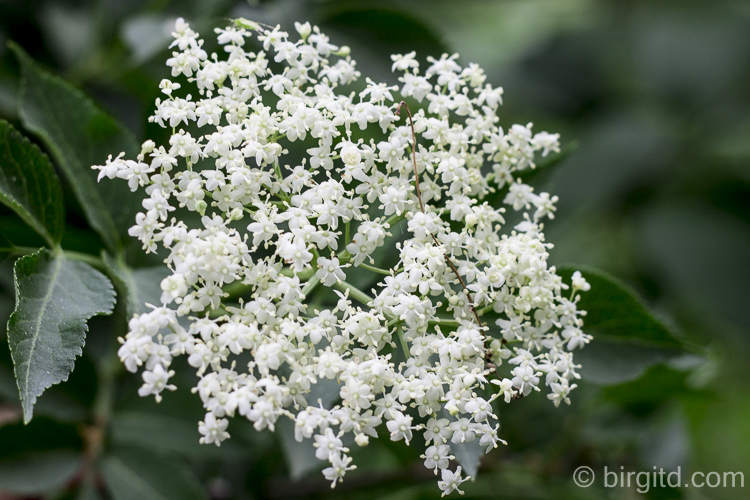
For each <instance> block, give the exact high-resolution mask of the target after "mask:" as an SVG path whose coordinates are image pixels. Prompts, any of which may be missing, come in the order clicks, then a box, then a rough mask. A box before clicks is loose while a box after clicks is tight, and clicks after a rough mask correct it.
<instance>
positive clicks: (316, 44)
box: [93, 19, 590, 494]
mask: <svg viewBox="0 0 750 500" xmlns="http://www.w3.org/2000/svg"><path fill="white" fill-rule="evenodd" d="M295 27H296V31H297V33H298V34H299V36H298V37H296V38H297V40H296V41H292V40H291V39H290V36H289V34H288V33H286V32H283V31H281V30H280V28H279V27H274V28H268V29H266V28H263V27H261V26H259V25H257V24H255V23H253V22H251V21H247V20H243V19H241V20H238V21H236V22H235V23H234V24H233V25H231V26H230V27H227V28H226V29H217V30H216V32H217V34H218V41H219V43H220V44H221V45H223V48H224V52H225V53H226V57H223V58H220V57H219V56H218V55H217V54H210V55H209V54H207V53H206V51H205V50H204V49H203V48H202V47H203V41H202V40H201V39H199V37H198V34H197V33H195V32H194V31H192V30H191V29H190V28H189V26H188V25H187V23H185V22H184V21H183V20H178V21H177V25H176V29H175V32H174V33H173V35H174V38H175V41H174V43H173V44H172V47H174V48H175V51H174V52H173V57H172V58H170V59H169V60H168V61H167V64H168V66H169V67H171V69H172V76H173V77H180V76H181V75H182V76H184V77H186V80H187V82H190V83H192V84H194V85H196V86H197V89H198V94H199V95H200V98H199V99H195V98H194V97H193V96H191V95H189V94H187V95H184V97H179V96H178V95H177V91H178V90H179V89H180V88H181V86H180V84H179V83H177V82H173V81H169V80H164V81H163V82H162V84H161V88H162V91H163V93H164V94H165V95H166V99H165V100H163V101H162V100H157V102H156V111H155V113H154V115H153V117H152V120H153V121H155V122H156V123H158V124H159V125H161V126H163V127H171V128H172V132H173V133H172V136H171V139H170V140H169V145H168V146H159V147H157V146H156V145H155V144H154V143H153V142H152V141H147V142H146V143H145V144H144V145H143V148H142V151H141V154H140V155H139V156H138V158H137V159H136V160H125V159H123V157H122V156H123V155H120V156H118V157H117V158H115V159H114V160H113V159H112V158H111V157H110V159H109V160H108V161H107V164H106V165H103V166H95V167H93V168H95V169H99V170H100V175H99V178H100V179H101V178H102V177H104V176H106V177H109V178H115V177H117V178H121V179H125V180H127V181H128V184H129V186H130V188H131V189H132V190H134V191H135V190H137V189H138V188H139V187H145V193H146V197H145V198H144V200H143V208H144V212H142V213H139V214H138V216H137V218H136V224H135V226H133V227H132V228H131V230H130V234H131V235H132V236H134V237H137V238H138V239H139V240H140V241H141V242H142V243H143V247H144V249H145V250H146V251H149V252H152V251H156V250H157V248H158V245H161V246H163V247H164V248H165V249H166V250H167V251H168V257H167V258H166V260H165V262H166V263H167V265H168V266H169V267H170V269H171V270H172V275H171V276H169V277H167V278H166V279H164V280H163V281H162V283H161V289H162V292H163V293H162V296H161V302H162V304H161V306H160V307H153V310H152V311H151V312H149V313H146V314H141V315H139V316H135V317H133V318H132V319H131V320H130V324H129V333H128V334H127V335H126V336H125V338H124V339H121V342H122V347H121V348H120V350H119V356H120V358H121V360H122V362H123V363H124V364H125V366H126V367H127V369H128V370H130V371H131V372H136V371H137V370H138V369H139V368H140V367H144V371H143V381H144V384H143V386H142V387H141V389H140V391H139V393H140V395H141V396H146V395H150V394H153V395H155V396H156V398H157V400H159V399H160V398H161V393H162V391H163V390H165V389H174V386H173V385H170V384H169V379H170V377H171V376H172V375H173V374H174V372H173V371H169V367H170V364H171V362H172V358H173V357H174V356H180V355H186V356H188V363H189V364H190V365H191V366H192V367H194V368H195V369H196V370H197V373H198V375H199V376H200V382H199V383H198V385H197V386H196V387H195V388H194V389H193V391H194V392H197V393H198V395H199V396H200V398H201V400H202V401H203V405H204V407H205V409H206V412H207V413H206V416H205V418H204V419H203V421H202V422H200V423H199V430H200V433H201V434H202V436H203V437H202V439H201V442H203V443H215V444H216V445H219V444H220V443H221V442H222V441H223V440H225V439H227V438H229V433H228V432H227V427H228V423H229V422H228V419H227V417H233V416H235V415H237V414H239V415H241V416H243V417H245V418H247V419H249V420H250V421H252V422H253V423H254V426H255V428H256V429H258V430H260V429H265V428H269V429H271V430H273V429H274V427H275V425H276V424H277V421H278V419H280V418H289V419H292V420H293V422H294V433H295V436H294V437H295V438H296V439H297V440H298V441H304V440H309V441H312V446H314V447H315V448H316V452H315V454H316V456H317V457H318V458H319V459H321V460H324V461H327V462H329V463H330V467H328V468H327V469H325V470H324V471H323V473H324V475H325V477H326V478H327V479H328V480H330V481H331V482H332V486H333V485H335V484H336V482H338V481H340V480H341V479H342V478H343V476H344V475H345V474H346V472H347V471H349V470H351V469H353V468H354V467H355V466H354V465H352V463H351V462H352V458H351V457H350V456H348V455H347V453H348V452H349V449H348V448H347V447H346V446H345V444H350V443H356V444H357V445H359V446H365V445H367V443H368V440H369V437H377V429H378V427H380V426H381V424H383V423H384V424H385V427H386V428H387V431H388V433H389V434H390V438H391V439H392V440H394V441H399V440H404V441H406V442H407V443H409V442H410V441H412V440H413V439H414V437H415V433H417V435H420V436H421V437H422V438H423V439H424V441H425V443H426V444H425V446H426V451H425V452H424V455H423V458H424V460H425V466H426V467H428V468H430V469H434V470H435V473H436V474H437V473H438V471H440V472H441V477H442V481H439V486H440V488H441V489H442V490H443V493H444V494H448V493H450V492H452V491H454V490H459V487H460V485H461V483H462V482H463V481H465V480H466V479H467V478H465V477H462V474H461V467H460V466H459V467H457V468H456V469H455V471H451V470H450V469H449V466H450V464H451V461H452V460H454V459H455V457H454V456H453V455H452V454H451V453H452V446H454V445H457V444H459V443H464V442H472V441H475V440H478V442H479V445H481V447H483V448H484V449H485V450H486V451H487V452H489V451H490V450H492V449H493V448H495V447H497V445H498V443H500V442H503V441H502V440H501V439H500V436H499V435H498V424H497V417H496V415H495V414H494V413H493V402H495V401H496V400H504V401H505V402H506V403H507V402H510V401H511V400H513V399H516V398H519V397H522V396H526V395H528V394H530V393H531V392H532V391H540V390H541V389H542V388H543V387H545V386H546V387H547V388H548V391H549V393H548V397H549V399H551V400H552V401H553V402H554V404H555V405H558V404H560V402H562V401H565V402H569V400H568V394H569V392H570V391H571V390H572V389H573V388H575V387H576V385H575V383H573V381H575V380H576V379H577V378H579V375H578V374H577V373H576V369H577V368H578V365H576V364H575V363H574V362H573V354H572V351H573V350H575V349H576V348H578V347H581V346H583V345H584V344H586V343H587V342H588V341H589V339H590V337H589V336H588V335H586V334H584V333H583V332H582V331H581V327H582V324H583V323H582V319H581V317H582V316H583V315H584V312H583V311H579V310H578V309H577V308H576V303H577V296H576V294H577V292H578V291H579V290H587V289H588V284H587V283H586V281H585V280H584V279H583V278H582V277H581V276H580V273H577V274H576V275H575V276H574V279H573V284H572V290H571V293H570V294H569V295H567V296H564V295H563V290H567V289H569V288H570V287H569V286H568V285H566V284H564V283H563V282H562V280H561V279H560V277H559V276H557V275H556V274H555V268H554V267H548V265H547V257H548V250H549V249H550V248H551V247H552V245H551V244H549V243H546V242H545V241H544V235H543V233H542V229H543V225H542V224H541V221H542V220H543V219H544V218H545V217H549V218H552V217H553V213H554V210H555V205H554V204H555V202H556V200H557V198H556V197H550V195H549V194H547V193H540V194H536V193H535V192H534V190H533V189H532V187H530V186H529V185H527V184H524V183H523V182H522V181H521V180H520V178H519V175H518V174H520V173H522V172H524V171H527V170H529V169H533V168H535V164H534V159H535V156H536V155H537V154H540V155H541V156H546V155H547V154H548V153H549V152H557V151H559V148H558V135H557V134H548V133H546V132H540V133H536V134H534V133H532V131H531V124H528V125H525V126H524V125H513V126H512V127H510V128H509V129H508V130H507V131H506V130H503V129H502V128H500V127H499V126H498V121H499V119H498V117H497V114H496V112H497V109H498V106H499V105H500V104H501V102H502V99H501V97H502V93H503V91H502V89H501V88H493V87H492V86H491V85H489V84H487V83H486V81H485V80H486V78H485V75H484V73H483V71H482V69H481V68H479V67H478V66H477V65H475V64H470V65H469V66H467V67H463V68H462V67H461V66H459V64H458V63H457V62H456V59H457V55H453V56H447V55H443V56H442V57H441V58H440V59H433V58H427V60H428V62H429V66H428V67H427V69H426V71H425V72H424V74H421V73H420V71H419V67H420V65H419V63H418V61H417V60H416V59H415V54H414V53H411V54H406V55H395V56H392V59H393V71H397V72H399V73H400V75H401V76H400V77H399V81H400V82H401V83H402V85H400V86H388V85H386V84H383V83H376V82H373V81H371V80H369V79H367V82H366V88H364V90H361V91H360V92H359V93H356V92H354V91H352V90H351V88H352V86H351V85H350V84H352V83H353V82H355V81H356V80H357V78H358V77H359V76H360V73H359V72H358V71H357V70H356V65H355V62H354V61H353V60H352V59H351V58H350V57H349V55H348V54H349V50H348V48H346V47H337V46H335V45H333V44H331V43H330V41H329V39H328V37H326V36H325V35H324V34H323V33H321V32H320V30H319V29H318V28H317V27H311V26H310V25H309V24H308V23H305V24H299V23H297V24H295ZM254 32H255V33H257V43H256V44H255V45H254V50H255V51H248V50H246V48H245V47H246V46H247V45H248V42H249V38H250V37H251V35H252V34H253V33H254ZM361 88H362V87H360V89H361ZM341 89H349V90H347V91H342V90H341ZM399 94H400V95H399ZM400 99H409V100H410V101H409V102H412V105H413V106H414V107H415V108H416V107H420V105H421V104H422V103H423V104H424V105H425V108H426V109H425V108H421V109H419V110H418V111H417V112H415V113H414V114H413V115H412V114H411V111H410V110H409V108H408V107H406V106H405V105H404V103H400ZM404 111H406V113H404ZM407 113H408V116H406V115H407ZM373 127H375V128H376V130H375V131H373V130H372V128H373ZM188 129H190V130H192V131H193V133H192V134H191V133H190V132H188ZM196 131H199V132H196ZM364 131H366V132H364ZM373 136H376V137H380V138H381V139H380V140H375V139H372V137H373ZM365 137H367V138H368V139H365ZM293 143H297V144H300V145H304V146H303V148H304V151H305V152H306V153H307V154H306V159H303V160H302V161H301V162H300V164H298V165H293V166H289V165H283V164H282V161H283V158H284V157H285V155H286V154H287V152H288V151H287V150H286V149H285V148H291V147H293V146H294V144H293ZM308 146H309V147H308ZM290 156H291V155H290ZM502 191H507V194H505V196H504V198H503V196H502V195H500V197H494V198H496V199H497V202H498V204H504V205H506V206H508V207H509V208H510V209H512V210H514V211H517V212H520V213H522V214H523V222H521V223H520V224H518V225H516V226H515V228H513V229H512V230H510V231H508V232H505V233H501V231H500V230H501V228H502V227H503V225H504V224H505V220H504V216H503V214H504V213H505V208H497V207H495V206H493V205H492V204H491V203H490V201H489V196H488V195H490V194H492V193H496V192H499V193H501V192H502ZM177 207H182V208H183V212H184V210H185V209H186V210H187V211H193V212H197V213H198V214H200V216H201V219H200V220H201V227H190V226H188V225H187V224H186V223H185V222H184V221H182V220H177V219H176V218H174V217H173V216H172V215H170V214H171V213H172V212H174V211H175V210H176V208H177ZM176 213H179V212H176ZM404 219H406V221H407V222H406V228H405V229H406V231H403V233H404V234H405V235H406V238H405V239H404V240H402V241H400V242H398V243H397V242H396V241H395V239H394V237H393V235H392V234H391V233H390V232H389V229H390V228H391V227H393V226H394V225H395V224H397V223H398V222H400V221H402V220H404ZM186 220H188V219H186ZM407 231H408V233H407ZM400 232H401V231H400ZM385 244H389V245H391V247H392V248H393V249H394V251H396V252H398V254H399V257H400V258H399V260H398V264H397V265H396V266H395V267H394V268H392V269H381V268H378V267H375V265H376V264H377V263H376V262H374V260H373V259H372V257H371V256H372V254H373V252H374V251H375V250H376V249H377V248H378V247H380V246H382V245H385ZM351 266H361V267H363V268H365V269H368V270H369V271H371V272H374V273H382V274H383V275H385V277H384V279H383V280H382V282H381V283H380V284H379V285H378V289H377V290H373V293H372V294H368V293H367V292H365V291H362V290H359V289H358V288H356V287H355V286H354V285H352V284H350V283H347V282H346V281H345V280H346V272H347V268H349V267H351ZM316 287H331V288H334V289H335V291H336V293H337V294H338V302H337V303H336V305H335V307H331V308H329V309H324V310H318V309H314V308H313V307H309V306H308V304H306V299H308V298H315V297H316V295H315V294H314V293H313V292H314V290H315V289H316ZM238 290H240V291H241V293H239V294H238V293H237V291H238ZM230 291H233V293H234V296H235V297H237V296H242V297H244V298H246V299H247V300H246V301H243V300H242V299H239V300H237V299H234V302H232V300H233V299H232V296H231V295H230V293H229V292H230ZM318 291H321V289H320V288H318ZM320 303H321V302H320V301H318V302H317V304H320ZM355 304H356V305H355ZM331 306H333V303H331ZM487 315H489V316H491V317H492V318H495V319H496V321H495V322H494V323H493V324H490V325H487V324H485V322H484V320H483V319H482V318H483V317H485V316H487ZM498 317H499V318H500V319H497V318H498ZM180 318H181V319H183V321H182V322H180V321H178V319H180ZM184 320H187V321H184ZM183 325H189V326H183ZM243 353H245V357H244V358H240V355H242V354H243ZM248 355H249V357H248ZM239 359H245V361H243V365H242V366H238V360H239ZM247 359H250V360H251V361H249V362H247ZM246 362H247V364H246V365H245V364H244V363H246ZM324 382H327V383H329V384H330V383H333V384H334V386H336V387H337V388H338V397H339V398H340V399H338V400H337V401H339V402H338V404H336V405H335V406H333V407H330V408H326V407H324V406H323V405H322V403H321V402H320V401H313V400H311V398H310V393H311V390H313V389H314V387H315V385H316V384H321V383H324ZM336 384H337V385H336ZM498 402H499V401H498ZM496 404H497V403H496ZM459 491H460V490H459Z"/></svg>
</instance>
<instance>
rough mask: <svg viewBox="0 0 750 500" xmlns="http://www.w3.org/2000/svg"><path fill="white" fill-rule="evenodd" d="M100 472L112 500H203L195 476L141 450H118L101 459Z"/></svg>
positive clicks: (171, 462) (169, 460)
mask: <svg viewBox="0 0 750 500" xmlns="http://www.w3.org/2000/svg"><path fill="white" fill-rule="evenodd" d="M101 471H102V474H103V476H104V482H105V483H106V485H107V490H109V492H110V493H111V495H112V498H114V500H204V499H206V498H207V496H206V493H205V492H204V491H203V488H202V487H201V485H200V483H199V482H198V480H197V479H196V478H195V476H194V475H193V474H192V473H191V472H190V470H188V469H187V468H185V467H183V466H182V465H181V464H179V462H176V461H175V460H174V458H173V457H169V458H168V459H165V458H159V457H157V456H154V454H153V453H148V452H145V451H141V450H135V449H132V450H118V451H116V452H114V453H112V454H110V455H108V456H107V457H105V458H104V460H103V461H102V464H101Z"/></svg>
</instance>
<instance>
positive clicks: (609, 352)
mask: <svg viewBox="0 0 750 500" xmlns="http://www.w3.org/2000/svg"><path fill="white" fill-rule="evenodd" d="M576 270H578V271H581V274H582V275H583V277H584V278H585V279H586V281H588V282H589V284H590V285H591V290H589V291H588V292H582V293H581V294H580V296H581V299H580V301H579V302H578V308H579V309H581V310H584V311H586V316H585V317H584V331H585V332H587V333H590V334H592V335H593V336H594V340H593V341H592V342H591V344H589V345H588V346H586V347H585V348H584V349H582V350H580V351H576V361H577V362H580V363H581V365H582V369H581V374H582V376H583V377H584V379H586V380H588V381H590V382H594V383H598V384H602V385H611V384H618V383H622V382H626V381H629V380H635V379H637V378H638V377H639V376H641V375H642V374H643V372H644V371H645V370H646V369H648V368H649V367H651V366H653V365H656V364H659V363H663V362H665V361H669V360H670V359H674V358H676V357H679V356H682V355H683V354H684V353H685V351H686V346H685V345H684V344H683V343H682V342H681V341H680V340H679V339H678V338H677V337H676V336H675V334H674V333H673V331H672V329H671V328H670V327H669V326H667V325H666V324H665V323H664V322H663V321H662V320H660V319H659V318H657V317H656V316H655V315H654V314H653V313H652V312H651V311H650V310H649V309H648V307H647V306H646V305H645V303H644V302H643V301H642V300H641V299H640V298H639V297H638V295H637V294H636V293H635V291H633V290H632V289H631V288H630V287H629V286H628V285H626V284H625V283H623V282H622V281H620V280H619V279H617V278H615V277H614V276H612V275H610V274H609V273H606V272H604V271H601V270H598V269H593V268H589V267H585V266H574V265H564V266H559V267H558V268H557V274H558V275H559V276H561V277H562V278H563V281H564V282H566V283H570V277H571V276H572V274H573V273H574V272H575V271H576Z"/></svg>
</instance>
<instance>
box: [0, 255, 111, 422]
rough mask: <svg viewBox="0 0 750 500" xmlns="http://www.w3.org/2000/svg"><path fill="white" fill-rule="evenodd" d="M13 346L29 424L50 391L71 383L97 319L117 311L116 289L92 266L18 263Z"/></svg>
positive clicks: (52, 260)
mask: <svg viewBox="0 0 750 500" xmlns="http://www.w3.org/2000/svg"><path fill="white" fill-rule="evenodd" d="M14 275H15V288H16V309H15V311H14V312H13V314H11V316H10V319H9V320H8V343H9V344H10V351H11V355H12V357H13V366H14V370H15V374H16V382H17V383H18V389H19V391H20V395H21V404H22V406H23V412H24V421H25V422H28V421H29V420H31V417H32V415H33V410H34V403H35V402H36V399H37V397H39V395H41V394H42V392H44V390H45V389H47V388H48V387H50V386H51V385H53V384H57V383H60V382H63V381H65V380H67V379H68V375H69V374H70V372H71V371H72V370H73V365H74V362H75V358H76V357H77V356H79V355H80V354H81V349H82V348H83V344H84V342H85V340H86V332H87V331H88V325H87V324H86V321H87V320H88V319H89V318H91V317H92V316H96V315H100V314H109V313H111V312H112V310H113V309H114V305H115V292H114V289H113V287H112V283H110V281H109V280H108V279H107V278H106V277H105V276H104V275H103V274H102V273H100V272H99V271H97V270H96V269H94V268H93V267H91V266H90V265H88V264H86V263H84V262H79V261H74V260H68V259H66V258H65V257H64V256H63V255H62V254H56V255H55V254H52V253H51V252H49V251H47V250H41V251H39V252H38V253H35V254H33V255H26V256H24V257H22V258H20V259H18V260H17V261H16V264H15V267H14Z"/></svg>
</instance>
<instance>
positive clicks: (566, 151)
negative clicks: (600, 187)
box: [483, 141, 579, 208]
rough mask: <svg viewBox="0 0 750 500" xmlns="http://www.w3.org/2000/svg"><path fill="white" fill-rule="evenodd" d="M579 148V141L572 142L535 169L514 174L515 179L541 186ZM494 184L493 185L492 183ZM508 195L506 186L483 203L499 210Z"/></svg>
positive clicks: (545, 159)
mask: <svg viewBox="0 0 750 500" xmlns="http://www.w3.org/2000/svg"><path fill="white" fill-rule="evenodd" d="M578 147H579V143H578V141H572V142H569V143H568V144H566V145H565V146H563V148H562V149H561V150H560V152H559V153H557V154H553V155H550V156H547V157H545V158H542V159H541V160H539V161H537V162H536V167H535V168H533V169H532V168H527V169H526V170H522V171H521V172H516V173H514V175H513V177H514V178H516V179H520V180H521V181H522V182H523V183H524V184H531V185H534V186H536V185H541V184H542V183H543V181H544V180H546V179H547V178H548V177H549V176H550V175H551V174H552V172H554V171H555V168H554V167H556V166H558V165H559V164H560V163H562V162H563V160H565V159H567V158H568V157H569V156H570V155H571V154H573V153H574V152H575V151H576V150H577V149H578ZM490 184H492V183H490ZM506 194H508V186H504V187H502V188H500V189H498V190H497V191H496V192H495V193H493V194H490V195H488V196H487V197H486V198H485V199H484V200H483V201H486V202H487V203H489V204H490V205H491V206H493V207H495V208H498V207H500V206H501V205H502V203H503V200H504V199H505V196H506Z"/></svg>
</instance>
